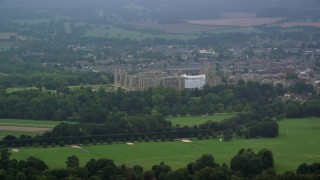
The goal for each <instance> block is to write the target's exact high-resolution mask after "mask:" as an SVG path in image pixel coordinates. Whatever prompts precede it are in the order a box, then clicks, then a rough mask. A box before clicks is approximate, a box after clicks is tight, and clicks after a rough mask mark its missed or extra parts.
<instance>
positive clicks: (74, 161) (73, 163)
mask: <svg viewBox="0 0 320 180" xmlns="http://www.w3.org/2000/svg"><path fill="white" fill-rule="evenodd" d="M66 164H67V167H68V168H78V167H79V158H78V157H77V156H75V155H71V156H69V157H67V161H66Z"/></svg>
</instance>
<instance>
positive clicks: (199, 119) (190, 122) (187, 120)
mask: <svg viewBox="0 0 320 180" xmlns="http://www.w3.org/2000/svg"><path fill="white" fill-rule="evenodd" d="M233 116H235V114H232V113H221V114H215V115H208V116H186V117H167V118H166V119H167V120H169V121H171V123H172V125H173V126H176V125H177V124H179V126H180V127H183V126H185V125H187V126H189V127H192V126H194V125H199V124H203V123H206V122H207V121H210V120H211V121H214V122H220V121H222V120H224V119H228V118H230V117H233Z"/></svg>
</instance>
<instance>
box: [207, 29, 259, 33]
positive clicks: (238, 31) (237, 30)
mask: <svg viewBox="0 0 320 180" xmlns="http://www.w3.org/2000/svg"><path fill="white" fill-rule="evenodd" d="M207 33H213V34H219V33H245V34H249V33H262V31H260V30H258V29H255V28H252V27H248V28H238V27H236V28H230V29H220V30H213V31H208V32H207Z"/></svg>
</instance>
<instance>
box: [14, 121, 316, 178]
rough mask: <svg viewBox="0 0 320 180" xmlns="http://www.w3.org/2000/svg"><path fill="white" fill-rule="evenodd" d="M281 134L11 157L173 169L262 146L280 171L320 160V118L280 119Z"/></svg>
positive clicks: (26, 151) (23, 152)
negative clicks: (207, 156) (105, 160)
mask: <svg viewBox="0 0 320 180" xmlns="http://www.w3.org/2000/svg"><path fill="white" fill-rule="evenodd" d="M279 126H280V135H279V137H277V138H268V139H267V138H260V139H233V140H232V141H230V142H220V141H219V139H209V140H193V142H191V143H183V142H179V141H174V142H148V143H135V144H134V145H126V144H112V145H94V146H81V148H82V149H78V148H74V147H70V146H68V147H62V148H61V147H55V148H51V147H50V148H21V149H19V150H20V151H19V152H12V156H11V158H16V159H26V158H27V157H28V156H36V157H39V158H40V159H42V160H44V161H45V162H46V163H47V164H48V165H49V167H50V168H59V167H61V168H62V167H66V164H65V161H66V158H67V157H68V156H70V155H76V156H77V157H79V159H80V163H81V166H84V165H85V163H86V162H87V161H88V160H89V159H90V158H96V159H97V158H108V159H112V160H114V161H115V162H116V163H117V164H118V165H121V164H124V163H125V164H127V165H129V166H133V165H137V164H139V165H142V166H143V167H144V168H145V169H150V168H151V166H152V165H154V164H159V163H160V162H165V163H167V164H169V165H170V166H171V167H172V168H173V169H177V168H182V167H186V165H187V164H188V163H189V162H194V161H195V160H196V159H197V158H199V157H200V156H201V155H202V154H212V155H213V156H214V157H215V161H216V162H218V163H220V164H221V163H227V164H229V163H230V160H231V158H232V157H233V156H234V155H235V154H236V153H237V152H238V151H239V150H240V149H241V148H245V149H247V148H251V149H253V150H254V151H255V152H257V151H258V150H260V149H262V148H268V149H270V150H272V152H273V154H274V159H275V168H276V170H277V171H278V172H284V171H286V170H291V171H295V170H296V168H297V166H298V165H299V164H301V163H303V162H306V163H313V162H320V138H319V137H320V120H319V118H303V119H285V120H281V121H279Z"/></svg>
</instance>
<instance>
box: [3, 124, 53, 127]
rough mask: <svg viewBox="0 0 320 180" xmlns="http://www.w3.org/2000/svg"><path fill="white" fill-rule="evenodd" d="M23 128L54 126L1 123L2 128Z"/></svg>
mask: <svg viewBox="0 0 320 180" xmlns="http://www.w3.org/2000/svg"><path fill="white" fill-rule="evenodd" d="M1 125H2V126H23V127H53V126H54V125H42V124H19V123H0V126H1Z"/></svg>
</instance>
